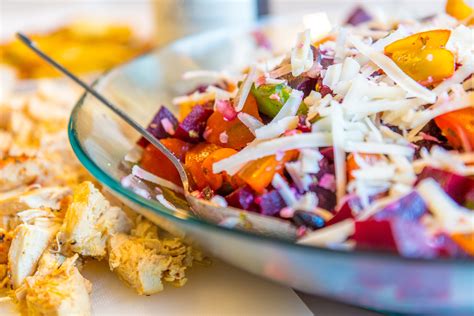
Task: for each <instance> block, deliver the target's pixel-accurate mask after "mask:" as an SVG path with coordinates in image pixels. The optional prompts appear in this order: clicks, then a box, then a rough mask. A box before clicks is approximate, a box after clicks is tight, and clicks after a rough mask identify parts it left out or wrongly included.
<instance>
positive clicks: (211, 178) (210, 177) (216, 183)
mask: <svg viewBox="0 0 474 316" xmlns="http://www.w3.org/2000/svg"><path fill="white" fill-rule="evenodd" d="M236 153H237V151H236V150H234V149H232V148H221V149H217V150H216V151H214V152H212V153H211V154H210V155H209V156H207V158H206V159H204V161H203V162H202V172H203V174H204V177H205V178H206V182H207V184H208V185H209V186H210V187H211V189H213V190H218V189H220V188H221V187H222V184H223V183H224V181H228V182H231V181H232V180H231V179H230V177H229V176H228V175H227V174H226V173H225V171H224V172H221V173H218V174H215V173H214V172H212V165H213V164H214V163H215V162H217V161H219V160H222V159H224V158H227V157H229V156H232V155H234V154H236Z"/></svg>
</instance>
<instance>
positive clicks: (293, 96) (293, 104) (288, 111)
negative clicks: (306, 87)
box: [272, 89, 303, 122]
mask: <svg viewBox="0 0 474 316" xmlns="http://www.w3.org/2000/svg"><path fill="white" fill-rule="evenodd" d="M302 99H303V92H302V91H299V90H296V89H293V90H292V91H291V93H290V96H289V97H288V100H286V102H285V104H283V106H282V107H281V109H280V111H278V114H277V115H276V116H275V117H274V118H273V120H272V122H277V121H279V120H281V119H282V118H284V117H288V116H295V115H296V113H297V112H298V108H299V107H300V104H301V100H302Z"/></svg>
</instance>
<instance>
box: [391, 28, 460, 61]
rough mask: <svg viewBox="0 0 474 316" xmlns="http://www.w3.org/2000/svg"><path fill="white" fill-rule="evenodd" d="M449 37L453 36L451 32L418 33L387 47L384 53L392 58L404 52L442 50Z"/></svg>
mask: <svg viewBox="0 0 474 316" xmlns="http://www.w3.org/2000/svg"><path fill="white" fill-rule="evenodd" d="M449 36H451V31H450V30H432V31H426V32H420V33H416V34H413V35H410V36H408V37H405V38H402V39H399V40H398V41H395V42H393V43H391V44H389V45H387V46H385V49H384V53H385V55H389V56H390V55H391V54H393V53H396V52H399V51H404V50H422V49H426V48H441V47H444V45H446V43H447V42H448V40H449Z"/></svg>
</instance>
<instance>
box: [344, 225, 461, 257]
mask: <svg viewBox="0 0 474 316" xmlns="http://www.w3.org/2000/svg"><path fill="white" fill-rule="evenodd" d="M352 239H353V240H354V241H355V242H356V245H357V247H358V248H361V249H374V250H385V251H396V252H398V253H399V254H400V255H402V256H404V257H424V258H432V257H435V256H437V255H438V253H439V252H440V251H441V249H442V247H446V244H443V245H436V244H434V242H433V238H432V237H431V236H430V235H429V234H428V231H427V230H426V227H424V226H423V225H422V224H421V223H419V222H416V221H412V220H406V219H402V218H393V219H391V220H380V221H378V220H375V219H368V220H366V221H356V223H355V233H354V235H353V236H352ZM441 246H442V247H441ZM445 251H452V250H450V249H447V250H445Z"/></svg>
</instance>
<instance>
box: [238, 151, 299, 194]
mask: <svg viewBox="0 0 474 316" xmlns="http://www.w3.org/2000/svg"><path fill="white" fill-rule="evenodd" d="M297 155H298V152H297V151H295V150H290V151H287V152H285V153H282V154H281V155H280V157H277V155H274V156H267V157H263V158H260V159H257V160H255V161H252V162H249V163H248V164H247V165H245V167H243V168H242V169H241V170H240V171H239V173H238V174H237V175H238V176H239V178H240V179H242V181H244V182H245V183H247V184H248V185H249V186H250V187H251V188H252V189H253V190H255V191H256V192H257V193H263V191H264V190H265V188H266V187H267V186H268V185H269V184H270V183H271V182H272V179H273V177H274V175H275V173H282V172H283V167H284V166H285V163H286V162H288V161H290V160H292V159H295V158H296V157H297Z"/></svg>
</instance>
